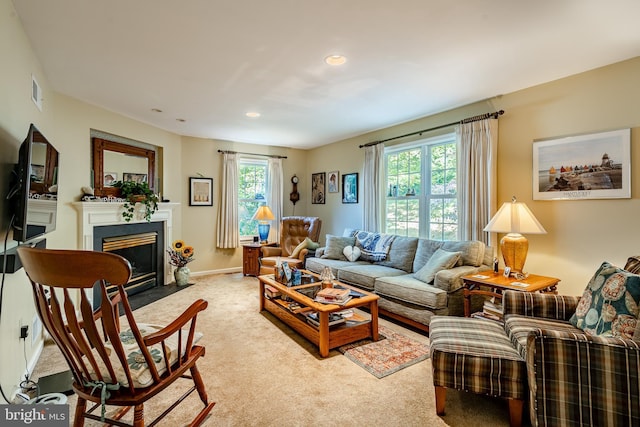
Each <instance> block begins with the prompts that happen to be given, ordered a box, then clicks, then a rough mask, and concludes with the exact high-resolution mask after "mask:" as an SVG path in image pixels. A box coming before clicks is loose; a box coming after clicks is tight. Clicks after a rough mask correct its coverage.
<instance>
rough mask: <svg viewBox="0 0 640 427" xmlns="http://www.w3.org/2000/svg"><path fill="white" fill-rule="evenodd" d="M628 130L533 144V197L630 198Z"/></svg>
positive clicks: (555, 198)
mask: <svg viewBox="0 0 640 427" xmlns="http://www.w3.org/2000/svg"><path fill="white" fill-rule="evenodd" d="M630 141H631V130H630V129H621V130H615V131H609V132H600V133H592V134H588V135H578V136H568V137H563V138H555V139H549V140H544V141H535V142H534V143H533V199H534V200H576V199H628V198H630V197H631V150H630V146H631V144H630Z"/></svg>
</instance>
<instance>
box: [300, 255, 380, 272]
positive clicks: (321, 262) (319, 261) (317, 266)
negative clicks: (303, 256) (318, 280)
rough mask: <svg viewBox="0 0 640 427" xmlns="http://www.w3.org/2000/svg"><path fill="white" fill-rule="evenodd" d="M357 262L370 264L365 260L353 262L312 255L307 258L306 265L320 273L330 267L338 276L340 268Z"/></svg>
mask: <svg viewBox="0 0 640 427" xmlns="http://www.w3.org/2000/svg"><path fill="white" fill-rule="evenodd" d="M356 264H363V265H370V264H369V263H368V262H365V261H356V262H351V261H347V260H346V259H345V260H339V259H328V258H317V257H310V258H307V263H306V265H305V268H306V269H307V270H309V271H311V272H313V273H316V274H320V273H322V270H324V268H325V267H329V268H330V269H331V272H332V273H333V276H334V277H338V270H339V269H340V268H344V267H349V266H352V265H356Z"/></svg>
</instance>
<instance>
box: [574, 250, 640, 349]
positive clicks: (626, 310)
mask: <svg viewBox="0 0 640 427" xmlns="http://www.w3.org/2000/svg"><path fill="white" fill-rule="evenodd" d="M639 302H640V276H639V275H637V274H633V273H629V272H628V271H626V270H623V269H621V268H619V267H616V266H615V265H612V264H610V263H608V262H606V261H605V262H603V263H602V265H601V266H600V267H599V268H598V269H597V270H596V272H595V274H594V275H593V277H592V278H591V280H590V281H589V283H588V284H587V288H586V289H585V291H584V293H583V294H582V297H581V298H580V302H579V303H578V307H577V308H576V312H575V313H574V315H573V316H571V318H570V319H569V322H571V324H572V325H574V326H576V327H577V328H580V329H582V330H583V331H585V332H586V333H587V334H590V335H603V336H610V337H611V336H612V337H621V338H628V339H633V335H634V331H635V329H636V326H637V323H638V303H639Z"/></svg>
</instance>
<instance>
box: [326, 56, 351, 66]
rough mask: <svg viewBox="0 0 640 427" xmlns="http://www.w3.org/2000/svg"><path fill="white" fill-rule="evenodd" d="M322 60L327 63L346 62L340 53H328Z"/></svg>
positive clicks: (337, 63) (339, 63) (340, 63)
mask: <svg viewBox="0 0 640 427" xmlns="http://www.w3.org/2000/svg"><path fill="white" fill-rule="evenodd" d="M324 62H326V63H327V64H329V65H342V64H344V63H345V62H347V58H346V57H345V56H342V55H329V56H327V57H326V58H324Z"/></svg>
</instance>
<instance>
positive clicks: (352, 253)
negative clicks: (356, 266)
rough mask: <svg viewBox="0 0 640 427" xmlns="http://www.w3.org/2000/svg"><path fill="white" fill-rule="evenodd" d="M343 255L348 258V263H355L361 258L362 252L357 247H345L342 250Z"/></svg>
mask: <svg viewBox="0 0 640 427" xmlns="http://www.w3.org/2000/svg"><path fill="white" fill-rule="evenodd" d="M342 254H343V255H344V256H345V257H346V258H347V260H348V261H351V262H355V261H357V260H358V258H360V255H362V252H361V251H360V248H359V247H357V246H345V248H344V249H343V250H342Z"/></svg>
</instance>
